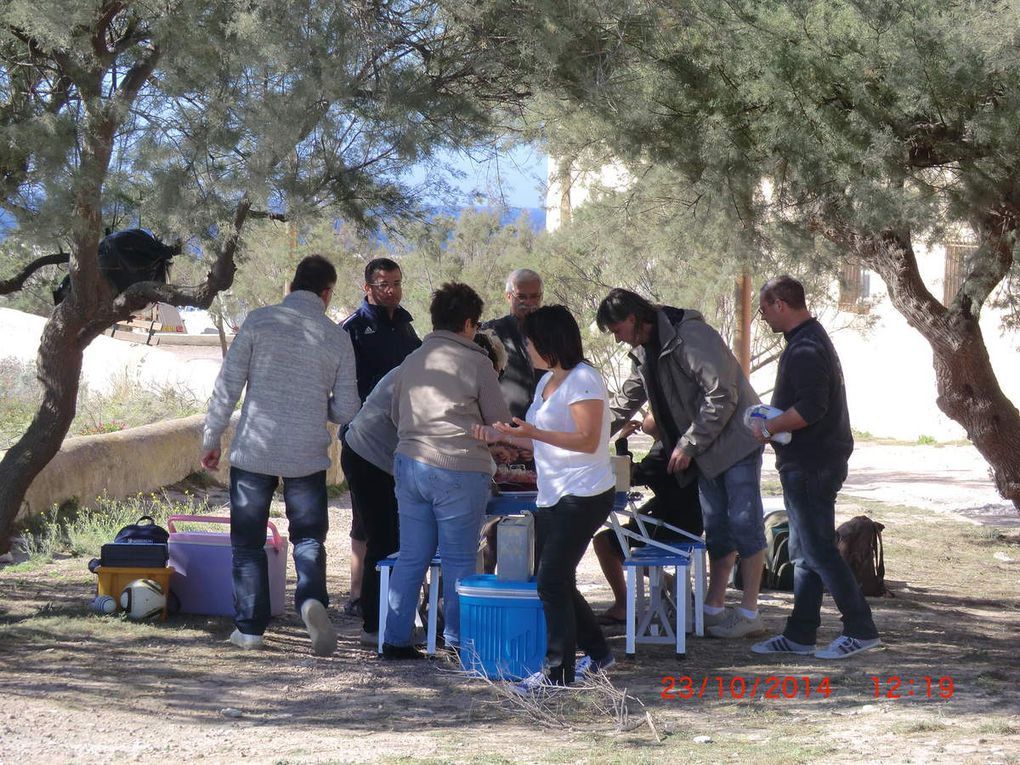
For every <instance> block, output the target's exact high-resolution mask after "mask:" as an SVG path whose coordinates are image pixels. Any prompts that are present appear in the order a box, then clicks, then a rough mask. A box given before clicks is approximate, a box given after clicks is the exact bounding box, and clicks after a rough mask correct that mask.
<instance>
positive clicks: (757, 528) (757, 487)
mask: <svg viewBox="0 0 1020 765" xmlns="http://www.w3.org/2000/svg"><path fill="white" fill-rule="evenodd" d="M761 453H762V450H761V449H755V450H754V451H753V452H751V453H750V454H748V455H747V456H746V457H744V458H743V459H742V460H740V461H739V462H735V463H733V464H732V465H730V466H729V467H728V468H726V470H724V471H723V472H722V473H720V474H719V475H717V476H716V477H715V478H707V477H705V476H703V475H699V476H698V491H699V493H700V495H701V514H702V516H703V517H704V519H705V545H706V546H707V547H708V556H709V558H711V559H712V560H719V559H720V558H725V557H726V556H727V555H729V554H730V553H732V552H734V551H736V552H738V553H740V555H741V557H744V558H747V557H750V556H752V555H754V554H755V553H758V552H761V551H762V550H764V549H765V522H764V517H763V516H764V514H765V512H764V510H763V509H762V506H761Z"/></svg>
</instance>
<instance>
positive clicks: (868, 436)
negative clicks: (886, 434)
mask: <svg viewBox="0 0 1020 765" xmlns="http://www.w3.org/2000/svg"><path fill="white" fill-rule="evenodd" d="M850 433H851V435H853V437H854V441H874V440H875V435H874V434H873V433H872V432H871V431H870V430H857V429H856V428H851V430H850Z"/></svg>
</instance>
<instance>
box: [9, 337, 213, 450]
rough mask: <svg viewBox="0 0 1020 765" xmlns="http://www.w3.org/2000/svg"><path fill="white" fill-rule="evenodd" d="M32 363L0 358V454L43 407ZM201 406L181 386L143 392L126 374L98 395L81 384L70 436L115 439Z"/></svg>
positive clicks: (199, 409) (195, 411)
mask: <svg viewBox="0 0 1020 765" xmlns="http://www.w3.org/2000/svg"><path fill="white" fill-rule="evenodd" d="M42 393H43V389H42V385H41V384H40V382H39V380H38V379H37V378H36V367H35V363H34V362H31V361H21V360H19V359H17V358H14V357H5V358H0V451H2V450H4V449H7V448H10V446H11V445H13V444H15V443H16V442H17V441H18V440H19V439H20V438H21V436H22V435H23V434H24V432H25V430H26V429H27V428H28V425H29V423H31V421H32V418H33V417H34V416H35V413H36V411H37V410H38V408H39V403H40V402H41V401H42ZM205 408H206V407H205V402H204V401H203V400H201V399H200V398H199V397H198V396H196V395H195V394H194V393H193V392H192V391H191V390H190V389H189V388H187V387H184V386H181V385H164V386H152V385H150V386H145V385H140V384H139V383H138V381H137V380H134V379H132V378H131V376H130V375H129V374H128V373H127V371H125V372H123V373H122V374H121V375H120V376H119V377H116V378H114V379H113V380H112V382H111V384H110V385H109V388H108V389H107V390H106V391H105V392H103V393H99V392H96V391H91V390H89V388H88V386H86V385H85V384H82V385H81V387H80V389H79V391H78V401H77V403H76V414H75V418H74V420H73V421H72V422H71V427H70V430H68V433H67V435H68V436H82V435H95V434H99V433H113V432H115V431H118V430H124V429H126V428H133V427H137V426H139V425H148V424H150V423H153V422H159V421H160V420H170V419H174V418H178V417H188V416H189V415H193V414H201V413H202V412H204V411H205Z"/></svg>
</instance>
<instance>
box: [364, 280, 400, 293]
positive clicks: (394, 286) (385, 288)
mask: <svg viewBox="0 0 1020 765" xmlns="http://www.w3.org/2000/svg"><path fill="white" fill-rule="evenodd" d="M403 285H404V282H403V280H402V279H397V280H396V281H394V282H369V283H368V286H369V287H371V288H372V289H374V290H379V291H380V292H389V291H392V290H399V289H401V288H402V287H403Z"/></svg>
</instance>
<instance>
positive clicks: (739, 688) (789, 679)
mask: <svg viewBox="0 0 1020 765" xmlns="http://www.w3.org/2000/svg"><path fill="white" fill-rule="evenodd" d="M869 679H870V680H871V683H872V690H873V692H874V698H876V699H883V698H884V699H902V698H919V699H925V698H927V699H944V700H945V699H950V698H952V697H953V694H954V693H955V692H956V684H955V683H954V682H953V678H951V677H928V676H923V677H915V678H910V677H899V676H895V675H894V676H890V677H878V676H871V677H870V678H869ZM661 684H662V686H663V688H662V694H661V695H662V698H663V699H666V700H668V701H681V700H689V699H704V698H710V699H711V698H716V699H733V700H741V699H747V700H753V699H759V698H760V699H776V700H778V699H797V698H801V699H812V698H824V699H827V698H829V697H830V696H831V695H832V694H833V693H834V692H836V691H837V690H838V689H837V688H836V687H835V686H833V684H832V680H831V679H830V678H829V677H828V675H826V676H824V677H821V678H812V677H808V676H806V675H801V676H796V675H764V676H762V675H755V676H748V677H744V676H741V675H734V676H732V677H723V676H722V675H714V676H712V675H705V676H704V677H701V678H696V677H691V676H689V675H676V676H674V675H667V676H665V677H663V678H662V681H661Z"/></svg>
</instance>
